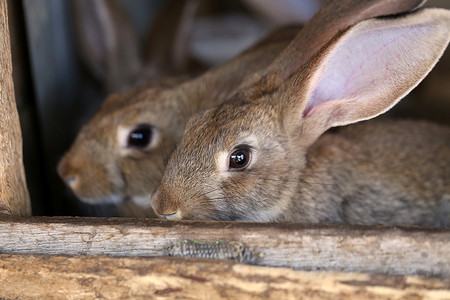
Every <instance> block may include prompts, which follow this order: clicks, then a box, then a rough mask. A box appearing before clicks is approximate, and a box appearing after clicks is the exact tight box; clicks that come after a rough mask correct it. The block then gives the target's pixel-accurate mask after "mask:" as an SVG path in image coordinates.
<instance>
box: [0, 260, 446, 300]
mask: <svg viewBox="0 0 450 300" xmlns="http://www.w3.org/2000/svg"><path fill="white" fill-rule="evenodd" d="M0 282H1V286H2V288H1V289H0V298H2V299H5V298H6V299H94V298H102V299H130V298H131V299H154V298H164V299H261V298H264V299H303V298H307V299H333V300H334V299H450V279H439V278H423V277H412V276H384V275H373V274H372V275H369V274H361V273H338V272H324V271H322V272H306V271H294V270H291V269H286V268H269V267H257V266H249V265H244V264H239V263H235V262H231V261H214V260H208V259H186V258H137V257H130V258H126V257H122V258H117V257H116V258H114V257H104V256H91V257H87V256H79V257H67V256H28V255H0Z"/></svg>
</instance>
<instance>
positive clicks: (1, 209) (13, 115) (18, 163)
mask: <svg viewBox="0 0 450 300" xmlns="http://www.w3.org/2000/svg"><path fill="white" fill-rule="evenodd" d="M0 214H6V215H20V216H28V215H31V205H30V199H29V195H28V189H27V186H26V180H25V170H24V167H23V156H22V133H21V130H20V123H19V115H18V112H17V107H16V100H15V97H14V84H13V77H12V61H11V44H10V39H9V27H8V10H7V4H6V0H0Z"/></svg>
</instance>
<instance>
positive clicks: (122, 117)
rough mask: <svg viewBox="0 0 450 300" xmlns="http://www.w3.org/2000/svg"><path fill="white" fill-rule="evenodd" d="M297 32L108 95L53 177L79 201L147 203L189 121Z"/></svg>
mask: <svg viewBox="0 0 450 300" xmlns="http://www.w3.org/2000/svg"><path fill="white" fill-rule="evenodd" d="M298 30H299V27H294V26H293V27H286V28H283V29H280V30H277V31H275V32H274V33H273V34H270V35H269V36H268V37H266V38H265V39H263V40H261V41H260V42H259V43H258V44H256V45H255V46H254V47H252V48H250V49H248V50H247V51H245V52H244V53H242V54H241V55H240V56H238V57H237V58H235V59H234V60H231V61H229V62H228V63H225V64H223V65H221V66H218V67H216V68H213V69H212V70H210V71H208V72H207V73H205V74H204V75H202V76H199V77H197V78H194V79H190V80H187V78H178V79H176V78H174V79H162V80H159V81H152V83H151V84H150V85H147V86H141V87H137V88H134V89H131V90H129V91H127V92H122V93H117V94H114V95H112V96H110V97H109V98H108V99H107V100H106V101H105V103H104V104H103V106H102V108H101V109H100V111H99V112H98V113H97V114H96V116H95V117H94V118H93V119H92V120H91V121H90V122H89V123H88V124H87V125H85V126H84V128H83V129H82V130H81V131H80V133H79V135H78V137H77V138H76V140H75V142H74V143H73V145H72V147H71V149H70V150H69V151H68V152H67V153H66V154H65V155H64V157H63V158H62V159H61V161H60V163H59V165H58V173H59V175H60V176H61V178H62V179H63V180H64V181H65V183H66V184H67V185H68V186H69V187H70V188H71V189H72V191H73V192H74V193H75V194H76V195H77V196H78V197H79V198H80V199H81V200H83V201H84V202H87V203H91V204H105V203H114V204H120V203H124V202H127V201H126V200H131V202H133V203H136V204H137V205H139V206H140V207H142V208H149V206H150V201H149V197H150V195H151V193H152V192H153V190H154V189H155V188H156V186H157V184H158V183H159V180H160V178H161V177H162V174H163V171H164V168H165V162H166V161H167V158H168V156H169V155H170V153H171V152H172V150H173V149H174V147H175V145H176V144H177V143H178V141H179V140H180V139H181V135H182V133H183V129H184V126H185V123H186V122H187V120H188V118H189V117H190V116H191V115H192V114H193V113H195V112H197V111H200V110H203V109H206V108H208V107H211V106H213V105H215V104H218V103H220V102H221V101H223V100H224V99H227V98H228V97H229V95H230V94H231V93H234V87H236V86H239V85H240V84H241V83H242V82H243V81H245V78H246V77H247V75H248V74H253V73H256V72H257V71H258V70H259V69H261V68H264V67H266V66H267V65H268V64H269V63H270V62H271V61H272V60H273V58H274V57H275V56H276V55H278V54H279V53H280V52H281V50H282V49H284V47H286V46H287V45H288V43H289V42H290V41H291V40H292V39H293V37H294V36H295V35H296V34H297V33H298ZM128 202H129V201H128ZM119 213H121V212H119ZM121 214H122V213H121ZM126 215H136V214H135V213H131V214H126Z"/></svg>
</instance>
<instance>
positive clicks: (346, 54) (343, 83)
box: [303, 25, 427, 117]
mask: <svg viewBox="0 0 450 300" xmlns="http://www.w3.org/2000/svg"><path fill="white" fill-rule="evenodd" d="M426 29H427V27H426V26H418V25H416V26H405V27H397V28H396V27H393V28H381V29H379V28H365V29H364V30H358V29H357V30H356V32H352V34H349V35H348V36H345V37H344V38H343V39H342V40H341V41H339V42H338V44H337V45H336V46H335V48H334V49H333V50H332V51H331V53H330V54H329V55H328V63H327V67H326V71H325V73H324V74H323V76H322V78H321V79H320V81H319V83H318V84H317V86H316V88H315V89H314V90H313V92H312V94H311V97H310V99H309V100H308V103H307V105H306V108H305V110H304V112H303V115H304V116H305V117H306V116H309V115H311V114H313V112H314V111H316V110H318V109H320V107H321V104H323V103H328V104H331V103H329V102H341V103H342V102H347V101H346V100H352V99H353V100H357V101H352V102H354V103H355V104H356V105H357V104H358V102H360V100H361V101H364V100H368V99H369V100H376V97H377V96H380V95H382V94H385V92H386V89H388V90H389V89H390V88H392V85H396V84H397V85H398V84H401V81H402V79H403V77H404V76H402V73H404V72H410V71H412V69H413V67H414V64H416V63H417V62H416V61H414V60H413V61H408V59H411V55H408V52H411V51H410V49H409V48H410V47H417V45H414V44H411V43H410V42H411V40H413V39H415V38H417V36H418V35H422V34H423V31H426ZM419 31H422V33H419ZM419 47H420V46H419ZM424 51H426V50H425V49H424ZM413 52H415V51H413ZM325 63H326V62H325ZM399 81H400V82H399ZM342 100H343V101H342ZM336 104H337V103H336ZM350 106H351V105H350ZM346 109H351V107H349V108H346Z"/></svg>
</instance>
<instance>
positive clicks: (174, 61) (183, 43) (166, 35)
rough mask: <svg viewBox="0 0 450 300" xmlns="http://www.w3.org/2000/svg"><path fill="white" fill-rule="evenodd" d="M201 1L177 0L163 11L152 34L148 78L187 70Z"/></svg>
mask: <svg viewBox="0 0 450 300" xmlns="http://www.w3.org/2000/svg"><path fill="white" fill-rule="evenodd" d="M199 2H200V0H181V1H180V0H175V1H170V3H169V4H168V5H166V6H164V7H163V8H162V10H161V11H160V12H159V13H158V15H157V17H156V19H155V21H154V22H152V27H151V29H150V32H149V36H148V40H147V50H146V53H147V55H146V57H147V58H146V70H145V74H146V77H147V78H148V77H155V76H161V75H174V74H176V75H177V74H180V73H183V72H185V71H186V69H187V67H188V61H189V55H190V51H189V41H190V33H191V32H192V26H193V23H194V17H195V15H196V12H197V8H198V6H199Z"/></svg>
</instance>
